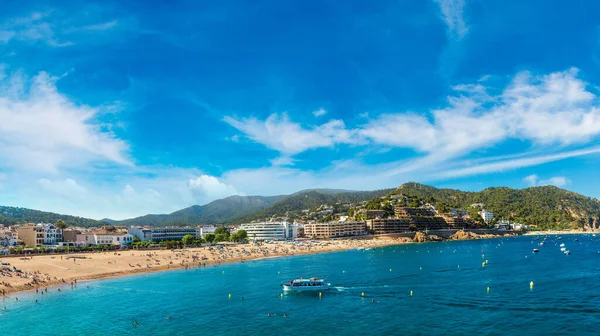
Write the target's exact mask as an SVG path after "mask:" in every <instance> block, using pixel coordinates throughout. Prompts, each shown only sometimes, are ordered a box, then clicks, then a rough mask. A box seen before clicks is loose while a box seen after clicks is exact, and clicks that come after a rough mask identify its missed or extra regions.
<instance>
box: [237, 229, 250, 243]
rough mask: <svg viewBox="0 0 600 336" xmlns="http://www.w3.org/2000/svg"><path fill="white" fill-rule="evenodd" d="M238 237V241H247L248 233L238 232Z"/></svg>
mask: <svg viewBox="0 0 600 336" xmlns="http://www.w3.org/2000/svg"><path fill="white" fill-rule="evenodd" d="M236 233H237V234H238V236H239V238H240V239H239V240H238V241H242V240H247V239H248V232H246V230H238V231H237V232H236Z"/></svg>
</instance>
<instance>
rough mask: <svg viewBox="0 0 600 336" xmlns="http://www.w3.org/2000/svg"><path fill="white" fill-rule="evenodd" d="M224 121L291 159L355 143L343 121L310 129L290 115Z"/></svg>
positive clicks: (228, 118) (226, 119)
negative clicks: (298, 155) (305, 152)
mask: <svg viewBox="0 0 600 336" xmlns="http://www.w3.org/2000/svg"><path fill="white" fill-rule="evenodd" d="M224 121H225V122H227V123H228V124H229V125H231V126H233V127H235V128H237V129H238V130H240V131H242V132H244V133H245V134H246V135H247V136H248V137H249V138H250V139H252V140H253V141H255V142H258V143H261V144H263V145H265V146H267V147H269V148H271V149H274V150H276V151H279V152H280V153H283V154H285V155H288V156H289V155H294V154H298V153H301V152H304V151H306V150H309V149H314V148H320V147H333V146H334V145H336V144H341V143H354V142H355V140H353V139H351V136H350V132H349V131H348V130H347V129H346V127H345V125H344V122H343V121H341V120H332V121H329V122H327V123H325V124H322V125H317V126H310V127H308V128H305V127H303V126H302V125H300V124H298V123H294V122H292V121H290V119H289V117H288V115H287V114H286V113H283V114H281V115H279V114H272V115H270V116H269V117H268V118H267V119H266V120H265V121H261V120H258V119H256V118H242V119H236V118H233V117H225V118H224Z"/></svg>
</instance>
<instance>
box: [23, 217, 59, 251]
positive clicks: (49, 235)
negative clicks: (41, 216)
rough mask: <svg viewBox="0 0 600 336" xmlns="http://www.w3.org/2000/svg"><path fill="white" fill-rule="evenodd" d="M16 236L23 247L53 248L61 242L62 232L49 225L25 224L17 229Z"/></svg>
mask: <svg viewBox="0 0 600 336" xmlns="http://www.w3.org/2000/svg"><path fill="white" fill-rule="evenodd" d="M17 235H18V238H19V239H20V240H22V241H23V242H24V243H25V245H27V246H31V247H37V246H55V245H56V244H57V243H58V242H61V241H63V234H62V230H61V229H59V228H57V227H56V225H54V224H51V223H39V224H27V225H23V226H21V227H19V228H17Z"/></svg>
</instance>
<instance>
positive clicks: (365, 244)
mask: <svg viewBox="0 0 600 336" xmlns="http://www.w3.org/2000/svg"><path fill="white" fill-rule="evenodd" d="M473 231H477V230H470V231H463V230H459V231H456V230H446V231H445V232H440V231H435V232H434V231H431V232H428V233H424V232H412V233H406V234H396V235H383V236H368V237H354V238H343V239H332V240H327V241H319V240H316V241H311V240H306V241H302V242H296V243H291V242H273V243H269V244H260V245H254V244H225V245H215V246H204V247H195V248H184V249H177V250H166V249H165V250H121V251H110V252H96V253H75V254H51V255H26V256H23V255H21V256H11V257H8V256H5V257H2V258H0V262H4V263H9V264H10V265H9V266H8V265H5V266H4V269H3V270H1V271H0V296H6V295H9V294H11V293H15V292H19V291H26V290H36V289H38V290H43V289H45V288H47V287H50V286H56V285H64V284H70V283H72V282H76V281H85V280H94V279H103V278H110V277H117V276H125V275H132V274H141V273H150V272H158V271H166V270H172V269H181V268H187V267H206V266H210V265H219V264H223V263H230V262H244V261H249V260H256V259H262V258H270V257H287V256H294V255H302V254H313V253H323V252H332V251H342V250H347V249H350V248H361V247H362V248H369V247H381V246H390V245H399V244H407V243H413V242H428V241H442V240H466V239H481V238H500V237H504V236H513V235H515V233H502V232H497V231H496V232H492V231H490V232H473ZM15 269H16V270H18V272H16V271H14V270H15Z"/></svg>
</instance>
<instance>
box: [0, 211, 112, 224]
mask: <svg viewBox="0 0 600 336" xmlns="http://www.w3.org/2000/svg"><path fill="white" fill-rule="evenodd" d="M59 219H62V220H63V221H64V222H65V223H67V225H69V226H81V227H91V226H102V225H105V224H103V223H102V222H100V221H97V220H94V219H89V218H83V217H76V216H69V215H60V214H57V213H54V212H45V211H39V210H32V209H27V208H17V207H9V206H0V224H5V225H14V224H24V223H56V221H57V220H59Z"/></svg>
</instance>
